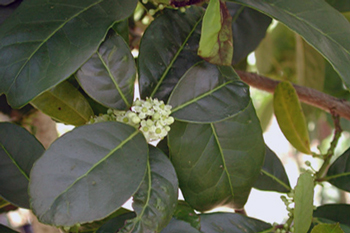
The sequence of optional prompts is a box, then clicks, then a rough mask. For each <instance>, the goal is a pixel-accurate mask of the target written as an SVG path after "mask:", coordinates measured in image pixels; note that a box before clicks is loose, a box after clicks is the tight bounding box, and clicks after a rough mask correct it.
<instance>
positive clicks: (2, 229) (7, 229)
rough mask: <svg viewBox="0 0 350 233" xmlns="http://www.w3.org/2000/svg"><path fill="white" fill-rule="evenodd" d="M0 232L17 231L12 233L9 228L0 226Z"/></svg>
mask: <svg viewBox="0 0 350 233" xmlns="http://www.w3.org/2000/svg"><path fill="white" fill-rule="evenodd" d="M0 232H1V233H18V231H14V230H12V229H11V228H8V227H7V226H4V225H2V224H0Z"/></svg>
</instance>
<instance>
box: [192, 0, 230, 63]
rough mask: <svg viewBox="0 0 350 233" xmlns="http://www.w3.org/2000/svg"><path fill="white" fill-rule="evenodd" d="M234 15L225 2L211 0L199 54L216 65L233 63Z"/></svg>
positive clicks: (206, 13)
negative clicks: (232, 15)
mask: <svg viewBox="0 0 350 233" xmlns="http://www.w3.org/2000/svg"><path fill="white" fill-rule="evenodd" d="M231 25H232V17H231V15H230V14H229V12H228V9H227V7H226V4H225V2H222V1H221V0H210V1H209V4H208V7H207V9H206V11H205V14H204V17H203V23H202V34H201V39H200V41H199V48H198V55H199V56H200V57H202V58H203V59H204V60H206V61H208V62H210V63H212V64H216V65H226V66H229V65H231V62H232V57H233V39H232V27H231Z"/></svg>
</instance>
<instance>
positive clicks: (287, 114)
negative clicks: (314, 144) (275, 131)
mask: <svg viewBox="0 0 350 233" xmlns="http://www.w3.org/2000/svg"><path fill="white" fill-rule="evenodd" d="M273 108H274V112H275V115H276V118H277V122H278V125H279V127H280V128H281V131H282V132H283V134H284V136H285V137H286V138H287V139H288V141H289V142H290V143H291V144H292V145H293V146H294V147H295V148H296V149H297V150H299V151H300V152H302V153H305V154H311V151H310V139H309V131H308V129H307V125H306V120H305V116H304V114H303V111H302V108H301V105H300V102H299V99H298V95H297V93H296V91H295V89H294V87H293V85H292V84H291V83H290V82H286V81H282V82H281V83H279V84H278V85H277V86H276V89H275V93H274V96H273Z"/></svg>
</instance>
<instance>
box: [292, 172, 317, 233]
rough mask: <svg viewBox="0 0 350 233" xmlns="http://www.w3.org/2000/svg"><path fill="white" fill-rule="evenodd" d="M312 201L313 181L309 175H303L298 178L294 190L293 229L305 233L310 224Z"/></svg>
mask: <svg viewBox="0 0 350 233" xmlns="http://www.w3.org/2000/svg"><path fill="white" fill-rule="evenodd" d="M313 200H314V179H313V177H312V176H311V174H310V173H307V172H305V173H303V174H301V175H300V176H299V178H298V183H297V185H296V186H295V189H294V202H295V208H294V229H295V232H299V233H306V232H308V230H309V227H310V225H311V222H312V212H313Z"/></svg>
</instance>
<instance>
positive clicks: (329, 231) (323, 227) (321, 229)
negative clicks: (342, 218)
mask: <svg viewBox="0 0 350 233" xmlns="http://www.w3.org/2000/svg"><path fill="white" fill-rule="evenodd" d="M311 233H344V231H343V230H342V229H341V227H340V226H339V223H335V224H319V225H317V226H315V227H314V228H312V231H311Z"/></svg>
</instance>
